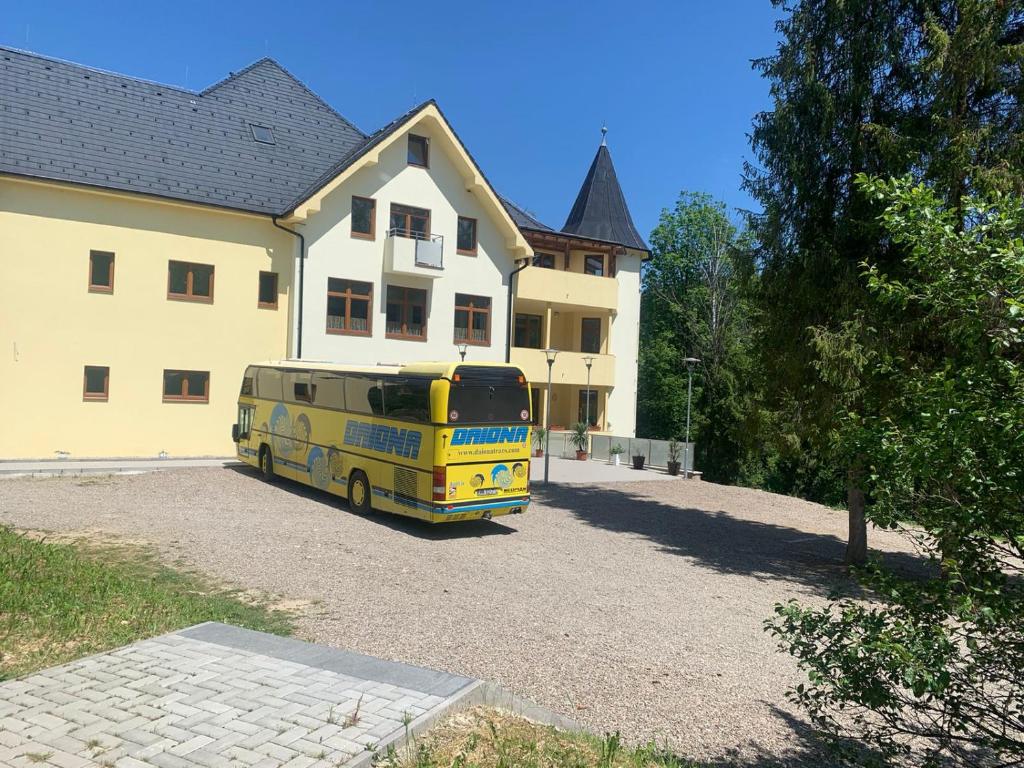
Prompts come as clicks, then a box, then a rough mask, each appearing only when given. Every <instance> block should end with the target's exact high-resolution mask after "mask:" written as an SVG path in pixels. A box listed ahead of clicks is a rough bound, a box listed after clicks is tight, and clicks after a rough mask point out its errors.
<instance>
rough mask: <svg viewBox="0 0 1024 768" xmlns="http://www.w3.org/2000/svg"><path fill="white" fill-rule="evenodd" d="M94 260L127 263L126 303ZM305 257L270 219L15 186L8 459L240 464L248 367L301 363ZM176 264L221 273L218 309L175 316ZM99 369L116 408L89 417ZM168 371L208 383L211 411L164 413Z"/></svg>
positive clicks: (7, 351) (1, 391) (4, 312)
mask: <svg viewBox="0 0 1024 768" xmlns="http://www.w3.org/2000/svg"><path fill="white" fill-rule="evenodd" d="M90 250H100V251H112V252H113V253H114V254H115V262H114V263H115V269H114V291H113V293H112V294H103V293H90V292H89V290H88V282H89V251H90ZM296 251H297V249H296V245H295V242H294V238H293V237H292V236H290V235H288V234H287V233H285V232H282V231H281V230H279V229H276V228H275V227H274V226H273V225H272V224H271V222H270V220H269V218H266V217H258V216H250V215H243V214H235V213H232V212H228V211H219V210H216V209H208V208H202V207H199V206H187V205H178V204H174V203H168V202H163V201H158V200H152V199H148V198H145V197H142V196H130V195H120V194H111V193H103V192H95V191H90V190H86V189H84V188H75V187H71V186H62V185H57V184H47V183H36V182H27V181H22V180H15V179H11V178H0V399H2V402H3V406H4V408H5V410H6V412H7V417H6V418H5V419H4V422H3V425H2V426H0V459H13V458H55V457H56V456H57V452H58V451H66V452H68V453H69V454H70V455H71V457H72V458H82V457H103V456H155V455H158V454H159V453H160V452H161V451H166V452H167V453H168V454H169V455H171V456H226V455H232V454H233V453H234V444H233V443H232V442H231V435H230V433H231V425H232V424H233V423H234V420H235V413H236V402H237V397H238V388H239V384H240V381H241V376H242V372H243V371H244V368H245V365H246V364H248V363H251V362H254V361H259V360H266V359H270V358H281V357H284V356H285V355H286V351H287V342H288V337H287V334H288V317H289V295H290V294H291V293H292V291H291V279H292V271H293V263H294V258H295V253H296ZM169 260H178V261H191V262H199V263H203V264H212V265H213V266H214V269H215V272H214V300H213V303H212V304H203V303H198V302H186V301H176V300H169V299H168V298H167V270H168V261H169ZM261 270H264V271H272V272H276V273H277V274H278V292H279V296H278V308H277V309H276V310H274V309H261V308H258V307H257V297H258V293H257V292H258V285H259V272H260V271H261ZM86 365H100V366H109V367H110V381H109V400H108V401H107V402H85V401H83V396H82V394H83V374H84V366H86ZM164 369H182V370H200V371H209V372H210V399H209V403H208V404H202V403H188V402H179V403H164V402H163V371H164Z"/></svg>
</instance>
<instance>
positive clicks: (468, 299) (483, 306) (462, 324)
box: [455, 293, 491, 346]
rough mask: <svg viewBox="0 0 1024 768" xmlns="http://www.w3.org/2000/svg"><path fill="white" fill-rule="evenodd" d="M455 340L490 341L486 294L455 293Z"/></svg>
mask: <svg viewBox="0 0 1024 768" xmlns="http://www.w3.org/2000/svg"><path fill="white" fill-rule="evenodd" d="M455 342H456V343H461V342H465V343H466V344H480V345H482V346H489V345H490V343H491V300H490V299H489V298H488V297H487V296H470V295H469V294H467V293H456V294H455Z"/></svg>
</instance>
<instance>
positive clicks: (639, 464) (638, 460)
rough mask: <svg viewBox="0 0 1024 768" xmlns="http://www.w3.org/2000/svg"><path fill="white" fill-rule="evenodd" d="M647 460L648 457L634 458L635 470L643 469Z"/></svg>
mask: <svg viewBox="0 0 1024 768" xmlns="http://www.w3.org/2000/svg"><path fill="white" fill-rule="evenodd" d="M646 460H647V457H646V456H634V457H633V469H643V468H644V462H645V461H646Z"/></svg>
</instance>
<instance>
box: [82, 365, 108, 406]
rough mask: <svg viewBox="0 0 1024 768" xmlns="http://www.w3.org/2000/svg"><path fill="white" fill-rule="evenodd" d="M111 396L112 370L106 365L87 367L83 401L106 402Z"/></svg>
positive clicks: (83, 386)
mask: <svg viewBox="0 0 1024 768" xmlns="http://www.w3.org/2000/svg"><path fill="white" fill-rule="evenodd" d="M109 395H110V368H109V367H107V366H105V365H87V366H85V382H84V383H83V385H82V399H83V400H94V401H99V402H104V403H105V402H106V401H107V398H108V397H109Z"/></svg>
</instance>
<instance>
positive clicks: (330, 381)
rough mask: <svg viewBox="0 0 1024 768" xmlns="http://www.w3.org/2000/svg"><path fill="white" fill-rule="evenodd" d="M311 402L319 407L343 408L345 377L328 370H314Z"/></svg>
mask: <svg viewBox="0 0 1024 768" xmlns="http://www.w3.org/2000/svg"><path fill="white" fill-rule="evenodd" d="M313 402H314V403H315V404H316V405H318V406H319V407H321V408H334V409H336V410H339V411H343V410H345V377H344V376H342V375H341V374H339V373H330V372H329V371H314V372H313Z"/></svg>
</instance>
